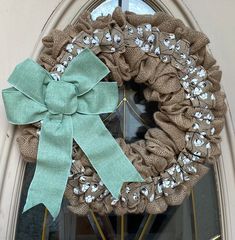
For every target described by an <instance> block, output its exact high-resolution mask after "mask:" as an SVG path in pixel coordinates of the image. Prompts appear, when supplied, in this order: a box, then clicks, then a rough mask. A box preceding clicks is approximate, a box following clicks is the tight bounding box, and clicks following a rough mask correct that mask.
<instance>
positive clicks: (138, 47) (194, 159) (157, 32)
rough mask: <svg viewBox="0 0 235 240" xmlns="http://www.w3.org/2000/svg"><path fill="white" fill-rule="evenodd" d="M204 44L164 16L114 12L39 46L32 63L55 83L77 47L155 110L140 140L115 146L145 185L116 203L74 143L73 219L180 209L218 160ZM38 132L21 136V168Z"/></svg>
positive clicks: (217, 115)
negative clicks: (136, 89) (135, 88)
mask: <svg viewBox="0 0 235 240" xmlns="http://www.w3.org/2000/svg"><path fill="white" fill-rule="evenodd" d="M208 43H209V40H208V38H207V37H206V35H204V34H203V33H201V32H198V31H195V30H193V29H190V28H188V27H186V26H185V25H184V24H183V23H182V21H181V20H178V19H175V18H173V17H171V16H169V15H167V14H165V13H162V12H158V13H156V14H155V15H153V16H152V15H137V14H135V13H131V12H126V13H123V12H122V11H121V9H120V8H116V9H115V11H114V13H113V14H112V16H110V15H109V16H106V17H99V18H98V19H97V20H96V21H92V20H91V16H90V14H89V13H84V14H83V15H82V16H81V17H80V18H79V19H78V21H77V22H76V24H74V25H69V26H68V27H67V28H66V29H65V30H64V31H59V30H54V31H52V33H51V34H50V35H49V36H46V37H45V38H44V39H43V44H44V46H45V48H44V50H43V52H42V53H41V55H40V57H39V63H40V64H41V65H42V66H43V67H44V68H45V69H47V70H48V71H50V72H51V74H52V76H53V77H54V78H55V79H59V78H60V76H61V74H63V71H64V69H65V68H66V66H67V65H68V64H69V62H70V61H71V59H72V58H73V57H74V56H76V55H77V54H79V52H80V51H81V50H82V49H83V48H90V49H91V50H92V51H93V52H94V53H95V54H96V55H97V56H98V57H99V58H100V59H101V60H102V61H103V62H104V63H105V64H106V65H107V67H108V68H109V69H110V71H111V74H110V76H109V79H106V80H107V81H108V80H112V81H113V80H114V81H116V82H118V84H119V85H120V86H121V85H123V84H125V82H126V81H129V80H133V81H135V82H136V83H138V84H144V85H145V86H146V87H145V88H144V89H143V93H144V97H145V99H146V100H147V101H154V102H157V103H158V104H159V106H160V108H159V111H157V112H155V113H154V115H153V118H154V121H155V123H156V127H155V128H150V129H149V130H148V131H147V133H146V134H145V137H144V139H143V140H140V141H136V142H134V143H131V144H127V143H125V141H124V139H117V141H118V142H119V144H120V146H121V147H122V149H123V151H124V152H125V154H126V155H127V156H128V158H129V160H130V161H131V162H132V163H133V164H134V166H135V167H136V169H137V170H138V171H139V172H140V174H141V175H142V176H143V178H144V179H145V180H146V182H145V183H126V184H125V185H124V186H123V188H122V193H121V197H120V199H114V198H113V197H112V196H111V194H110V193H109V191H108V190H107V189H106V188H105V186H104V185H103V183H102V182H101V181H100V179H99V176H98V175H97V174H96V172H95V171H94V169H93V168H92V167H91V165H90V163H89V161H88V159H87V158H86V156H85V155H84V154H83V152H82V151H81V150H80V149H79V147H78V146H77V145H76V144H74V147H73V159H74V161H73V164H72V169H71V176H70V178H69V180H68V184H67V188H66V192H65V196H66V197H67V199H68V200H69V203H70V205H69V206H68V208H69V209H70V210H71V211H72V212H74V213H76V214H79V215H84V214H86V213H87V212H88V210H89V209H92V210H93V211H95V212H97V213H99V214H106V213H110V212H112V211H113V212H115V213H116V214H118V215H121V214H125V213H142V212H144V211H146V212H148V213H151V214H157V213H161V212H164V211H165V210H166V209H167V206H168V205H179V204H181V203H182V201H183V200H184V198H185V197H186V196H187V195H188V194H189V193H190V190H191V188H192V186H193V185H194V184H195V183H196V182H197V181H198V180H199V179H200V178H201V177H202V176H203V175H204V174H205V173H206V172H207V171H208V167H206V164H207V163H213V162H214V161H215V159H216V158H217V157H218V156H219V155H220V150H219V147H218V143H219V141H220V137H219V133H220V132H221V130H222V128H223V124H224V114H225V112H226V106H225V103H224V97H225V96H224V93H222V92H221V91H220V79H221V71H220V70H219V67H218V66H216V65H215V63H216V61H215V60H214V58H213V57H212V56H211V55H210V54H209V53H208V51H207V50H206V45H207V44H208ZM157 126H158V127H157ZM39 133H40V123H38V124H34V125H31V126H26V127H24V128H23V129H22V135H21V136H20V137H19V138H18V143H19V147H20V151H21V153H22V155H23V158H24V159H25V160H26V161H30V162H34V161H36V160H35V159H36V154H37V145H38V137H39Z"/></svg>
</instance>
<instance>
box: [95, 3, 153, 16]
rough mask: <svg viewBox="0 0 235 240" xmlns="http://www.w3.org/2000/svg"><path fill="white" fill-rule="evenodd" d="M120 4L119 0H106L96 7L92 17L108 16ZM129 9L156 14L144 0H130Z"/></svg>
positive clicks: (140, 12)
mask: <svg viewBox="0 0 235 240" xmlns="http://www.w3.org/2000/svg"><path fill="white" fill-rule="evenodd" d="M123 2H124V0H123ZM117 6H118V0H106V1H104V2H103V3H102V4H100V5H99V6H98V7H97V8H95V9H94V10H93V11H92V13H91V15H92V19H94V20H95V19H96V18H97V17H99V16H106V15H108V14H111V13H112V12H113V11H114V9H115V8H116V7H117ZM128 10H129V11H132V12H135V13H137V14H154V13H155V11H154V10H153V9H152V8H151V7H150V6H149V5H148V4H146V3H145V2H143V1H142V0H129V4H128Z"/></svg>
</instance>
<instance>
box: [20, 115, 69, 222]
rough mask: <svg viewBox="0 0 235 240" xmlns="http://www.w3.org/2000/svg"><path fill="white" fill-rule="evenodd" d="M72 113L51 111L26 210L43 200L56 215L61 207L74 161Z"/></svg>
mask: <svg viewBox="0 0 235 240" xmlns="http://www.w3.org/2000/svg"><path fill="white" fill-rule="evenodd" d="M72 141H73V127H72V118H71V116H65V115H51V114H47V115H46V117H45V118H44V120H43V124H42V129H41V133H40V139H39V146H38V156H37V165H36V171H35V174H34V177H33V180H32V182H31V185H30V188H29V191H28V196H27V200H26V204H25V206H24V212H25V211H27V210H28V209H30V208H32V207H34V206H36V205H37V204H39V203H43V204H44V205H45V206H46V207H47V209H48V210H49V212H50V213H51V215H52V216H53V218H55V217H56V216H57V215H58V214H59V211H60V206H61V202H62V199H63V194H64V191H65V187H66V184H67V180H68V176H69V172H70V167H71V162H72V158H71V157H72Z"/></svg>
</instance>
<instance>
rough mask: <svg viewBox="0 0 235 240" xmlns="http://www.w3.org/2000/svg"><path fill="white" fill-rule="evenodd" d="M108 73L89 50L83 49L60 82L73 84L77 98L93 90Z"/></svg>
mask: <svg viewBox="0 0 235 240" xmlns="http://www.w3.org/2000/svg"><path fill="white" fill-rule="evenodd" d="M108 73H109V69H108V68H107V67H106V66H105V64H104V63H103V62H102V61H101V60H99V59H98V58H97V57H94V54H93V53H92V52H91V51H90V50H89V49H84V50H83V51H82V52H81V53H80V54H79V55H78V56H77V57H76V58H75V59H73V60H72V62H71V64H70V65H69V66H68V67H67V68H66V70H65V71H64V73H63V75H62V78H61V80H62V81H66V82H70V83H72V84H75V85H76V87H77V92H78V96H81V95H83V94H85V93H87V92H88V91H90V90H91V89H92V88H94V87H95V85H96V84H97V83H98V82H100V81H101V80H102V79H103V78H104V77H105V76H106V75H107V74H108Z"/></svg>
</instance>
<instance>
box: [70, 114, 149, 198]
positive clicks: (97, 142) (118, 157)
mask: <svg viewBox="0 0 235 240" xmlns="http://www.w3.org/2000/svg"><path fill="white" fill-rule="evenodd" d="M73 129H74V130H73V132H74V135H73V137H74V139H75V141H76V142H77V143H78V145H79V146H80V148H81V149H82V150H83V152H84V153H85V155H86V156H87V157H88V159H89V160H90V162H91V164H92V166H93V167H94V168H95V170H96V171H97V173H98V175H99V177H100V178H101V180H102V181H103V183H104V184H105V186H106V187H107V189H108V190H109V191H110V193H111V194H112V196H113V197H115V198H118V197H119V195H120V191H121V188H122V185H123V183H124V182H143V181H144V180H143V178H142V177H141V175H140V174H139V173H138V171H137V170H136V169H135V167H134V166H133V165H132V164H131V162H130V161H129V159H128V158H127V157H126V155H125V154H124V153H123V151H122V149H121V148H120V146H119V145H118V143H117V142H116V140H115V139H114V138H113V136H112V135H111V134H110V133H109V131H108V130H107V128H106V127H105V125H104V124H103V122H102V120H101V119H100V117H99V116H98V115H82V114H75V115H73Z"/></svg>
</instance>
